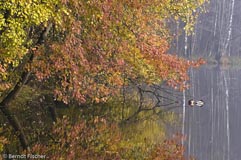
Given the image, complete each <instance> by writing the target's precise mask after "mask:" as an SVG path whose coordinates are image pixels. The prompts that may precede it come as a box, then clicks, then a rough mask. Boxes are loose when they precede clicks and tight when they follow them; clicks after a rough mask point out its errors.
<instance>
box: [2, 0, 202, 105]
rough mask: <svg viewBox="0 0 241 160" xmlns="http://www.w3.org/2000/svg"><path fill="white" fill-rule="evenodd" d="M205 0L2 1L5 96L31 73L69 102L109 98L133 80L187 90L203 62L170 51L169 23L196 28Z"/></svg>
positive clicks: (60, 97)
mask: <svg viewBox="0 0 241 160" xmlns="http://www.w3.org/2000/svg"><path fill="white" fill-rule="evenodd" d="M204 2H205V1H204V0H200V1H184V0H181V1H172V0H168V1H166V0H133V1H126V0H104V1H99V0H94V1H82V0H79V1H71V0H69V1H60V0H54V1H42V0H22V1H14V0H4V1H1V2H0V3H1V4H0V31H1V32H0V33H1V34H0V37H1V38H0V53H1V55H0V62H1V63H0V70H1V74H0V76H1V82H0V83H1V84H0V89H1V90H0V91H1V95H6V94H7V93H8V92H9V90H11V88H12V87H13V86H14V85H15V84H16V82H17V81H19V80H20V77H21V73H22V72H23V71H26V70H27V71H29V72H32V73H34V74H35V76H36V77H37V79H38V80H40V81H42V82H49V83H51V85H50V84H49V83H48V84H46V86H47V87H48V88H50V89H51V90H53V91H54V93H55V96H56V98H57V99H59V100H62V101H64V102H66V103H67V102H69V101H70V100H71V99H74V100H77V101H78V102H81V103H84V102H86V100H91V101H93V100H94V101H97V102H99V101H101V100H102V101H103V100H106V98H107V97H108V96H110V95H112V94H115V92H116V91H118V88H119V87H120V86H121V85H125V84H127V83H128V81H129V80H134V81H136V82H138V83H140V82H141V83H143V82H144V83H160V82H163V81H167V82H168V84H170V85H172V86H174V87H175V86H177V87H180V88H183V87H185V86H184V85H183V84H184V83H183V82H184V81H186V80H188V76H187V73H186V71H187V69H188V67H190V66H193V65H196V64H198V63H194V62H191V61H186V60H184V59H181V58H178V57H177V56H174V55H170V54H167V51H168V49H169V42H170V40H171V33H170V31H169V30H168V23H167V22H168V20H170V19H173V20H177V21H178V20H180V19H181V20H183V21H184V22H187V23H186V29H187V30H191V29H192V25H193V24H194V20H195V18H196V16H197V13H198V12H197V10H196V9H197V7H199V6H200V5H202V4H203V3H204ZM33 56H34V58H33ZM31 57H32V58H31ZM6 89H7V90H6Z"/></svg>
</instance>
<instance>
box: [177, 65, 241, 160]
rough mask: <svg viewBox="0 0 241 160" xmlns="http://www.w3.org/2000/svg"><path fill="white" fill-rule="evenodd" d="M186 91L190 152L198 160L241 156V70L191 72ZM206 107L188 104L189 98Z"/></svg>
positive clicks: (207, 68) (184, 128)
mask: <svg viewBox="0 0 241 160" xmlns="http://www.w3.org/2000/svg"><path fill="white" fill-rule="evenodd" d="M190 77H191V79H190V83H191V88H190V89H189V90H187V91H186V92H185V93H184V97H183V101H184V104H185V105H184V106H185V109H184V110H183V108H182V110H181V109H180V110H181V113H182V117H183V122H182V125H183V126H182V132H183V133H184V134H185V135H186V141H185V142H184V143H185V146H186V151H187V155H194V156H195V157H196V158H197V159H198V160H240V159H241V69H237V68H231V67H218V66H203V67H201V68H199V69H193V70H191V71H190ZM192 98H193V99H196V100H200V99H202V100H204V101H205V106H204V107H202V108H200V107H194V108H191V107H187V105H186V104H187V100H188V99H192Z"/></svg>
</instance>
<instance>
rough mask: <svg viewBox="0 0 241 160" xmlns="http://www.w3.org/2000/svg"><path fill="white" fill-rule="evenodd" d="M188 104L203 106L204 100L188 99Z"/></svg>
mask: <svg viewBox="0 0 241 160" xmlns="http://www.w3.org/2000/svg"><path fill="white" fill-rule="evenodd" d="M188 105H189V106H191V107H194V106H198V107H203V105H204V101H203V100H198V101H195V100H193V99H190V100H189V101H188Z"/></svg>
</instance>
